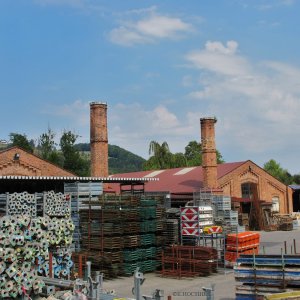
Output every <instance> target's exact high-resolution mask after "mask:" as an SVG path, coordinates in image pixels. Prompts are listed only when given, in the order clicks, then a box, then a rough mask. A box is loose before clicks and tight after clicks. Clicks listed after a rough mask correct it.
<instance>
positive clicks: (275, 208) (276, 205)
mask: <svg viewBox="0 0 300 300" xmlns="http://www.w3.org/2000/svg"><path fill="white" fill-rule="evenodd" d="M272 212H279V197H278V196H274V197H273V198H272Z"/></svg>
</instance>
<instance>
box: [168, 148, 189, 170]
mask: <svg viewBox="0 0 300 300" xmlns="http://www.w3.org/2000/svg"><path fill="white" fill-rule="evenodd" d="M186 166H187V160H186V157H185V155H184V154H183V153H181V152H178V153H175V154H172V165H171V167H172V168H182V167H186Z"/></svg>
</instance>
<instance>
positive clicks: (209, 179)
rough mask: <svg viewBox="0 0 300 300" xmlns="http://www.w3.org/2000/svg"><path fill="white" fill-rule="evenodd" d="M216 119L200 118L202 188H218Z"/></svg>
mask: <svg viewBox="0 0 300 300" xmlns="http://www.w3.org/2000/svg"><path fill="white" fill-rule="evenodd" d="M216 122H217V120H216V118H201V119H200V124H201V145H202V169H203V187H204V188H209V189H214V188H218V182H217V152H216V142H215V123H216Z"/></svg>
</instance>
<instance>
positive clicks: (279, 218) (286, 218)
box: [274, 214, 293, 231]
mask: <svg viewBox="0 0 300 300" xmlns="http://www.w3.org/2000/svg"><path fill="white" fill-rule="evenodd" d="M274 219H275V220H276V222H277V225H278V230H283V231H290V230H293V218H292V217H291V216H290V215H282V214H275V215H274Z"/></svg>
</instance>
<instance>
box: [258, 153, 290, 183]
mask: <svg viewBox="0 0 300 300" xmlns="http://www.w3.org/2000/svg"><path fill="white" fill-rule="evenodd" d="M264 169H265V170H266V171H267V172H268V173H270V174H271V175H272V176H274V177H275V178H276V179H278V180H279V181H281V182H282V183H284V184H286V185H289V184H292V183H293V176H292V175H291V174H290V173H289V172H288V171H287V170H286V169H283V168H282V167H281V166H280V164H279V163H278V162H276V161H275V160H274V159H270V160H269V161H268V162H266V163H265V164H264Z"/></svg>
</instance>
